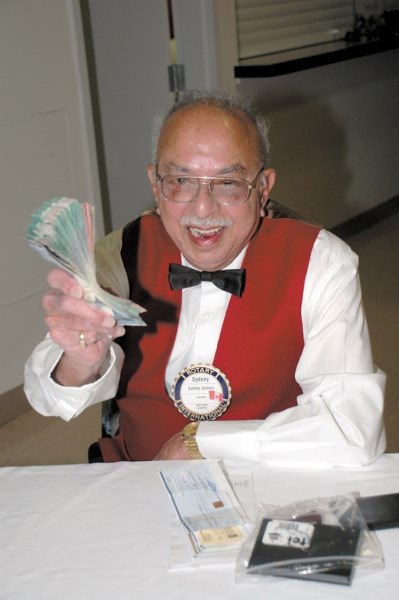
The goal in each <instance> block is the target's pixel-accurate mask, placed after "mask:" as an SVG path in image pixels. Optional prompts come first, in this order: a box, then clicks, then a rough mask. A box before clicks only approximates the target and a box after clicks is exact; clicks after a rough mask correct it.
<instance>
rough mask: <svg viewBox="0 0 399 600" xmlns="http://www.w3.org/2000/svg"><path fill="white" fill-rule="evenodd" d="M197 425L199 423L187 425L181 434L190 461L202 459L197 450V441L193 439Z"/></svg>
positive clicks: (193, 422)
mask: <svg viewBox="0 0 399 600" xmlns="http://www.w3.org/2000/svg"><path fill="white" fill-rule="evenodd" d="M198 425H199V423H198V422H197V421H192V422H190V423H187V425H185V426H184V427H183V431H182V432H181V436H182V438H183V442H184V444H185V446H186V448H187V450H188V453H189V455H190V458H192V459H198V458H204V457H203V456H202V454H201V452H200V451H199V449H198V445H197V440H196V439H195V435H196V433H197V429H198Z"/></svg>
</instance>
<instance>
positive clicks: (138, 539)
mask: <svg viewBox="0 0 399 600" xmlns="http://www.w3.org/2000/svg"><path fill="white" fill-rule="evenodd" d="M172 466H173V467H175V466H187V465H186V463H182V462H167V463H165V462H163V463H161V462H148V463H114V464H93V465H66V466H48V467H5V468H2V469H0V598H5V599H7V600H14V599H23V600H34V599H40V600H42V599H43V600H44V599H50V598H51V600H59V599H64V598H68V599H73V600H90V599H93V600H94V599H95V600H101V599H103V598H104V599H105V598H106V599H107V600H122V599H123V600H125V599H126V600H128V599H129V600H131V599H135V600H140V599H142V598H143V599H145V600H150V599H152V598H157V599H160V600H161V599H162V600H167V599H171V600H172V599H173V600H178V599H179V598H181V599H190V600H204V599H205V598H206V600H217V599H226V598H229V600H230V599H231V600H235V599H237V600H238V599H239V600H242V599H243V598H248V597H250V598H251V600H253V599H255V600H257V599H261V598H262V599H264V598H266V597H271V596H273V600H279V599H280V598H281V599H284V600H291V599H292V600H298V599H300V600H301V599H302V598H303V599H306V600H308V599H309V600H311V599H312V598H317V599H320V598H321V597H322V598H323V600H324V599H325V600H329V599H333V598H334V599H336V598H338V597H339V598H340V599H345V598H358V599H361V600H367V599H375V598H378V599H379V600H387V599H393V598H397V593H398V592H397V589H398V584H399V529H389V530H384V531H379V532H378V538H379V540H380V542H381V546H382V550H383V553H384V558H385V568H384V570H383V571H379V572H375V573H372V574H367V575H365V576H359V577H358V576H357V575H355V578H354V580H353V582H352V585H351V586H350V587H346V586H339V585H334V584H327V583H316V582H311V581H309V582H303V581H298V580H282V579H276V580H275V582H273V583H271V584H270V583H268V584H267V585H260V584H250V583H248V584H247V583H236V582H235V571H234V569H235V565H234V564H231V565H230V566H227V567H218V568H212V567H201V568H197V569H188V570H180V571H171V570H170V569H169V561H170V558H169V552H170V541H171V523H172V518H173V510H172V507H171V503H170V501H169V498H168V496H167V494H166V491H165V488H164V486H163V484H162V482H161V480H160V477H159V471H160V470H161V469H162V468H169V467H172ZM226 466H227V467H228V470H229V472H230V473H231V474H233V475H237V474H243V475H245V474H248V473H251V472H252V473H253V478H254V492H255V500H256V502H267V503H273V504H287V503H290V502H292V501H294V500H297V499H304V498H311V497H318V496H323V497H324V496H332V495H337V494H340V493H347V492H353V491H359V492H360V493H361V494H362V495H373V494H382V493H390V492H399V454H396V455H395V454H387V455H385V456H383V457H382V458H381V459H380V460H379V461H377V462H376V463H374V464H373V465H370V466H369V467H365V468H361V469H356V470H336V469H334V470H312V471H307V470H291V469H289V470H288V469H277V468H270V467H264V466H263V467H262V466H255V467H254V466H248V465H231V464H230V465H229V464H227V465H226Z"/></svg>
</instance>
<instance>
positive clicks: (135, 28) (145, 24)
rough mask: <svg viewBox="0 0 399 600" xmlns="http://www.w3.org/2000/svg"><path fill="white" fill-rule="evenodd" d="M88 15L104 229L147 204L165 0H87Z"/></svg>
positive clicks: (162, 100) (159, 102) (163, 61)
mask: <svg viewBox="0 0 399 600" xmlns="http://www.w3.org/2000/svg"><path fill="white" fill-rule="evenodd" d="M89 14H90V20H91V34H92V40H93V50H94V59H95V70H96V83H97V91H98V97H97V99H98V101H99V110H100V118H101V132H99V130H97V133H101V138H102V140H101V139H100V137H99V140H100V141H101V142H102V147H103V151H104V158H105V165H102V168H104V166H105V169H106V173H105V175H106V185H107V189H103V196H104V198H105V201H107V200H109V211H110V217H111V224H109V223H107V229H109V228H110V225H111V226H112V227H113V228H118V227H121V226H123V225H125V224H126V223H127V222H129V221H130V220H131V219H133V218H135V217H137V216H138V215H139V214H140V213H141V212H142V211H143V210H144V209H146V208H148V207H150V206H152V205H153V202H152V196H151V192H150V187H149V182H148V179H147V173H146V166H147V163H148V162H150V131H151V125H152V119H153V117H154V115H155V114H156V113H158V112H159V111H160V110H161V109H162V108H163V107H164V106H165V105H167V104H169V102H170V101H171V99H172V95H171V94H170V92H169V83H168V71H167V67H168V65H169V64H170V55H169V30H168V20H167V12H166V1H163V0H162V1H160V0H145V1H144V0H134V1H132V0H112V2H110V0H89ZM102 175H103V176H104V173H102ZM102 179H103V182H104V177H102ZM105 212H106V213H107V209H106V211H105ZM106 216H107V215H106Z"/></svg>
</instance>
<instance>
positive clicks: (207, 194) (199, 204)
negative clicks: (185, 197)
mask: <svg viewBox="0 0 399 600" xmlns="http://www.w3.org/2000/svg"><path fill="white" fill-rule="evenodd" d="M193 204H195V212H196V213H197V214H209V213H210V212H212V211H213V210H214V209H215V204H217V202H216V200H214V198H213V196H212V192H211V186H210V183H209V182H205V181H200V182H199V186H198V191H197V193H196V195H195V196H194V198H193Z"/></svg>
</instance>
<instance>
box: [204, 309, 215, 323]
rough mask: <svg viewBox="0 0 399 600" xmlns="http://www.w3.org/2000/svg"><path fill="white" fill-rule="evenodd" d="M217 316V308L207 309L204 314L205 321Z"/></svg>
mask: <svg viewBox="0 0 399 600" xmlns="http://www.w3.org/2000/svg"><path fill="white" fill-rule="evenodd" d="M215 317H216V310H207V311H206V312H205V313H204V315H203V318H204V320H205V321H211V320H212V319H214V318H215Z"/></svg>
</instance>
